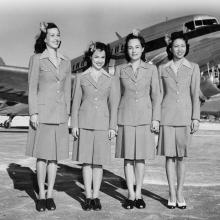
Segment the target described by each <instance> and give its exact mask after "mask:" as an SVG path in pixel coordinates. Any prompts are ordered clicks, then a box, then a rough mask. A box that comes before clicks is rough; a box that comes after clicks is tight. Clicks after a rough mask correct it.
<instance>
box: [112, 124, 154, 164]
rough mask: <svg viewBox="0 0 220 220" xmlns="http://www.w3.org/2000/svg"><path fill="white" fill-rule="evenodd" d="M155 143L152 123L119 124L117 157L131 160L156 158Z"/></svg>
mask: <svg viewBox="0 0 220 220" xmlns="http://www.w3.org/2000/svg"><path fill="white" fill-rule="evenodd" d="M155 145H156V144H155V135H154V134H153V133H152V132H151V129H150V125H141V126H123V125H119V127H118V135H117V139H116V153H115V157H116V158H124V159H130V160H138V159H154V158H155V152H156V146H155Z"/></svg>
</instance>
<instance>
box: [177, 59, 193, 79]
mask: <svg viewBox="0 0 220 220" xmlns="http://www.w3.org/2000/svg"><path fill="white" fill-rule="evenodd" d="M192 68H193V67H192V64H191V63H190V62H189V61H188V60H187V59H186V58H184V60H183V62H182V65H181V66H180V68H179V70H178V72H177V80H178V81H180V80H181V79H182V78H183V77H185V76H186V74H190V73H189V70H192Z"/></svg>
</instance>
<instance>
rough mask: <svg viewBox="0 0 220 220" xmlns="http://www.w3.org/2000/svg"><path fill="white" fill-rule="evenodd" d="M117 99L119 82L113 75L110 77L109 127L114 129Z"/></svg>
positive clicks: (118, 96) (118, 99)
mask: <svg viewBox="0 0 220 220" xmlns="http://www.w3.org/2000/svg"><path fill="white" fill-rule="evenodd" d="M119 101H120V82H119V78H118V77H117V76H116V75H115V76H113V77H112V83H111V90H110V94H109V106H110V123H109V129H113V130H116V126H117V115H118V105H119Z"/></svg>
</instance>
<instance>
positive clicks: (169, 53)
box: [166, 32, 189, 60]
mask: <svg viewBox="0 0 220 220" xmlns="http://www.w3.org/2000/svg"><path fill="white" fill-rule="evenodd" d="M176 39H182V40H184V41H185V43H186V53H185V54H184V57H185V56H186V55H187V54H188V53H189V43H188V39H187V37H186V36H185V35H184V34H183V32H174V33H172V34H171V39H170V40H171V42H170V43H169V44H168V46H167V49H166V51H167V57H168V59H169V60H172V59H173V53H172V51H171V48H172V46H173V42H174V41H175V40H176Z"/></svg>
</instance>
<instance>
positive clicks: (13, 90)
mask: <svg viewBox="0 0 220 220" xmlns="http://www.w3.org/2000/svg"><path fill="white" fill-rule="evenodd" d="M173 32H183V33H184V34H185V35H186V36H187V38H188V39H189V44H190V52H189V54H188V55H187V58H188V59H189V60H191V61H194V62H196V63H198V64H199V66H200V70H201V83H200V90H201V94H200V99H201V101H202V103H203V102H205V101H207V100H208V99H209V100H211V98H212V97H214V96H216V95H217V94H220V89H219V88H218V87H217V86H216V85H217V84H219V71H220V24H219V22H218V20H217V18H215V17H213V16H209V15H188V16H183V17H178V18H174V19H171V20H166V21H164V22H161V23H158V24H155V25H153V26H150V27H147V28H144V29H142V30H141V31H140V33H141V35H142V36H143V37H144V39H145V41H146V48H147V49H146V55H145V57H146V62H149V63H153V64H155V65H157V66H158V65H160V64H162V63H166V62H167V61H168V59H167V53H166V42H165V37H166V36H167V35H171V33H173ZM116 36H117V38H118V39H117V40H116V41H113V42H111V43H109V45H110V49H111V54H112V55H111V60H110V63H109V66H108V71H109V72H110V73H111V74H114V70H115V66H117V65H120V64H123V63H125V62H126V60H125V57H124V52H123V51H124V43H125V37H122V36H121V35H120V34H119V33H118V32H116ZM71 65H72V74H73V78H74V76H75V75H76V74H77V73H79V72H82V71H84V70H85V69H86V61H84V56H83V55H81V56H79V57H76V58H74V59H72V60H71ZM27 73H28V68H21V67H12V66H6V65H5V64H4V62H3V61H2V60H1V59H0V99H2V100H3V101H2V104H0V115H8V116H9V119H8V120H7V121H6V122H5V123H3V124H2V126H4V127H10V123H11V121H12V119H13V117H14V116H15V115H21V114H24V115H25V114H26V115H28V105H27V96H28V93H27V75H28V74H27ZM219 106H220V105H219ZM206 108H207V107H206ZM210 108H211V106H210ZM217 110H218V111H219V112H220V107H219V109H217Z"/></svg>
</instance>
